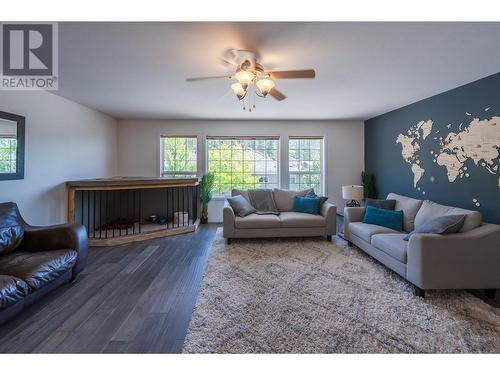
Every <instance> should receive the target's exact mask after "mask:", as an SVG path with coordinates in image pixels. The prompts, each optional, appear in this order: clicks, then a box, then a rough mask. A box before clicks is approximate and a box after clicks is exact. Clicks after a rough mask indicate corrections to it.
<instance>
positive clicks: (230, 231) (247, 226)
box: [223, 189, 337, 244]
mask: <svg viewBox="0 0 500 375" xmlns="http://www.w3.org/2000/svg"><path fill="white" fill-rule="evenodd" d="M307 192H308V190H304V191H301V192H294V191H286V190H281V189H274V191H273V196H274V201H275V203H276V207H277V208H278V211H279V212H280V214H279V215H257V214H255V213H254V214H250V215H248V216H245V217H239V216H237V215H236V214H235V213H234V211H233V209H232V208H231V206H230V205H229V203H228V202H227V201H226V202H225V205H224V212H223V235H224V238H226V240H227V243H228V244H229V243H231V239H232V238H254V237H255V238H258V237H314V236H326V237H327V239H328V240H329V241H331V238H332V235H334V234H335V233H336V222H335V220H336V217H337V208H336V207H335V206H334V205H333V204H331V203H329V202H325V203H324V204H323V205H322V206H321V212H320V215H311V214H306V213H302V212H293V200H294V197H295V196H296V195H300V196H305V195H306V194H307ZM244 194H245V192H244V191H243V193H242V194H241V195H243V196H244ZM233 195H234V193H233Z"/></svg>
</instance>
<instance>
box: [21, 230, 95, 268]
mask: <svg viewBox="0 0 500 375" xmlns="http://www.w3.org/2000/svg"><path fill="white" fill-rule="evenodd" d="M24 249H25V250H26V251H50V250H62V249H71V250H75V251H76V252H77V253H78V259H77V261H76V264H75V266H74V267H73V277H75V276H76V274H78V273H79V272H80V271H81V270H83V268H84V267H85V265H86V264H87V253H88V240H87V230H86V229H85V227H84V226H83V225H76V224H62V225H54V226H49V227H34V226H28V227H26V228H25V232H24Z"/></svg>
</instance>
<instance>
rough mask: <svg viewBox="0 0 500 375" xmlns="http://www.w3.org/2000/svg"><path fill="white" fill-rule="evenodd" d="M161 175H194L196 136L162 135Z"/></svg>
mask: <svg viewBox="0 0 500 375" xmlns="http://www.w3.org/2000/svg"><path fill="white" fill-rule="evenodd" d="M161 141H162V148H163V160H162V176H164V177H194V176H196V172H197V139H196V137H162V138H161Z"/></svg>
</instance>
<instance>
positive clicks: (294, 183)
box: [288, 137, 324, 194]
mask: <svg viewBox="0 0 500 375" xmlns="http://www.w3.org/2000/svg"><path fill="white" fill-rule="evenodd" d="M288 160H289V165H288V172H289V176H290V177H289V178H290V180H289V186H290V190H304V189H307V188H314V191H315V192H316V193H317V194H324V190H323V189H324V186H323V185H324V184H323V170H324V168H323V137H290V139H289V142H288Z"/></svg>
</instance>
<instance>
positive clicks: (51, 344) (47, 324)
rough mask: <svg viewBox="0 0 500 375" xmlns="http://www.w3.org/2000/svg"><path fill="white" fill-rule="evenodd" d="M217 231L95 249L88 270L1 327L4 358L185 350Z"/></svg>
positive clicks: (212, 227) (204, 229) (0, 349)
mask: <svg viewBox="0 0 500 375" xmlns="http://www.w3.org/2000/svg"><path fill="white" fill-rule="evenodd" d="M216 230H217V224H208V225H202V226H200V228H199V229H198V230H197V231H196V232H194V233H189V234H183V235H178V236H173V237H168V238H163V239H155V240H151V241H146V242H141V243H135V244H129V245H122V246H116V247H107V248H92V249H91V250H90V254H89V262H88V265H87V267H86V268H85V270H84V271H83V272H82V273H81V274H80V275H79V276H78V278H77V280H76V281H75V282H74V283H71V284H67V285H64V286H62V287H60V288H59V289H57V290H55V291H54V292H52V293H51V294H49V295H47V296H46V297H45V298H43V299H42V300H40V301H39V302H38V303H35V304H34V305H33V306H31V307H30V308H28V309H27V310H25V311H24V312H23V313H22V314H20V315H19V316H18V317H16V318H15V319H13V320H10V321H9V322H7V323H5V324H4V325H3V326H1V327H0V353H178V352H180V351H181V349H182V344H183V342H184V337H185V335H186V331H187V328H188V325H189V322H190V319H191V313H192V309H193V307H194V304H195V301H196V296H197V292H198V288H199V285H200V281H201V279H202V277H203V272H204V269H205V265H206V262H207V259H208V255H209V252H210V247H211V244H212V241H213V238H214V235H215V232H216Z"/></svg>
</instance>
